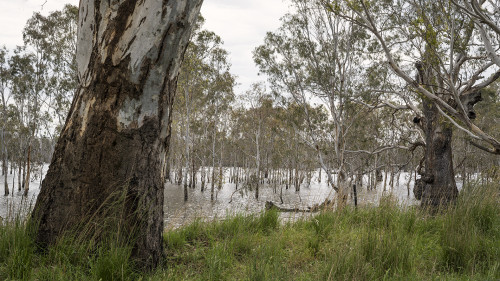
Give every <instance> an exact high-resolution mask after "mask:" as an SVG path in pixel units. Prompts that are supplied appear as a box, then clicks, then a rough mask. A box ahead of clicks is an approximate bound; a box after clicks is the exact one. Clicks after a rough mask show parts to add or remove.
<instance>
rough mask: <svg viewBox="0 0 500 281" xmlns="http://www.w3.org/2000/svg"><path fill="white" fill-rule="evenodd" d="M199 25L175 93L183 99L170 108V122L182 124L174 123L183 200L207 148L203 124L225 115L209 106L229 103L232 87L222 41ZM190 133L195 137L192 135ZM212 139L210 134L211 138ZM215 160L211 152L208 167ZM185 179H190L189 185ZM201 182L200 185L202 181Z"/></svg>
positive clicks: (206, 129)
mask: <svg viewBox="0 0 500 281" xmlns="http://www.w3.org/2000/svg"><path fill="white" fill-rule="evenodd" d="M203 23H204V19H203V18H202V17H200V18H199V19H198V23H197V28H196V30H195V31H194V32H193V34H192V36H191V41H190V43H189V46H188V48H187V50H186V53H185V56H184V61H183V64H182V66H181V72H180V74H179V91H180V92H181V93H183V95H182V96H180V97H179V99H177V101H176V103H175V105H174V106H175V108H176V111H175V115H174V118H176V117H177V118H182V119H183V122H177V123H178V124H182V126H183V127H184V128H183V131H184V132H183V140H184V144H185V145H184V160H185V163H184V166H185V173H184V199H185V200H187V196H188V193H187V186H188V185H189V186H194V182H195V179H196V170H194V168H195V162H201V167H202V169H203V171H204V166H205V161H206V159H205V158H206V153H205V151H204V150H206V148H207V137H208V126H209V125H210V124H209V123H210V122H207V117H208V116H210V115H212V114H214V115H213V116H211V117H212V118H211V119H212V122H215V121H216V119H218V118H219V117H220V116H222V115H223V114H225V113H224V112H223V111H212V112H211V109H210V108H211V106H210V105H209V104H211V103H213V102H216V104H218V103H219V102H222V103H227V102H229V101H230V100H231V99H232V98H231V95H232V91H233V89H232V88H233V87H234V83H235V82H234V81H235V77H234V76H233V75H232V74H230V72H229V69H230V64H229V61H228V53H227V51H225V50H224V49H223V41H222V39H221V38H220V37H219V36H218V35H217V34H215V33H214V32H211V31H208V30H202V29H201V28H202V26H203ZM228 98H229V100H228ZM218 99H221V101H218ZM217 108H218V107H217ZM212 109H213V108H212ZM226 109H227V108H226ZM226 109H224V110H226ZM216 127H217V125H214V126H213V127H212V132H213V130H214V129H215V130H217V128H216ZM193 129H194V131H193ZM193 133H195V134H194V135H193ZM214 136H215V135H214V134H213V135H212V137H214ZM212 140H214V138H212ZM195 142H196V143H198V145H197V146H196V154H195V153H194V152H195V151H194V149H195V147H194V145H193V144H194V143H195ZM213 145H214V144H213V143H212V146H213ZM215 156H216V155H215V152H213V153H212V158H213V159H212V160H213V161H212V165H215ZM196 158H199V159H196ZM197 160H201V161H197ZM213 169H214V167H213ZM213 169H212V170H213ZM214 172H215V171H214ZM188 178H190V180H189V184H188ZM202 182H203V183H204V181H203V180H202Z"/></svg>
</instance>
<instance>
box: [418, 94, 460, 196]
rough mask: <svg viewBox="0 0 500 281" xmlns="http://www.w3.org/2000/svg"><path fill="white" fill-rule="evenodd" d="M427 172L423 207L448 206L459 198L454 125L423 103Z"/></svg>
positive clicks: (430, 104) (425, 102)
mask: <svg viewBox="0 0 500 281" xmlns="http://www.w3.org/2000/svg"><path fill="white" fill-rule="evenodd" d="M423 112H424V115H425V122H424V124H423V129H424V132H425V141H426V149H425V166H424V167H425V173H424V174H423V175H422V178H421V179H422V181H423V183H425V184H424V185H423V191H422V206H439V205H447V204H448V203H450V202H451V201H453V200H455V199H456V197H457V195H458V189H457V185H456V183H455V173H454V171H453V157H452V147H451V140H452V125H451V124H449V123H448V122H447V120H445V119H444V117H443V116H441V115H440V114H439V112H438V110H437V108H436V105H435V104H433V103H432V102H430V101H427V100H424V102H423Z"/></svg>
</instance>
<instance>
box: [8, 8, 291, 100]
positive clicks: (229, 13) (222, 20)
mask: <svg viewBox="0 0 500 281" xmlns="http://www.w3.org/2000/svg"><path fill="white" fill-rule="evenodd" d="M66 3H70V4H73V5H78V3H79V1H78V0H0V7H2V8H1V9H0V45H6V46H7V48H10V49H12V48H14V47H15V46H16V45H22V44H23V37H22V30H23V27H24V25H25V24H26V21H27V20H28V19H29V18H30V17H31V15H33V13H34V12H41V13H42V14H44V15H46V14H48V13H49V12H51V11H54V10H59V9H62V7H63V6H64V5H65V4H66ZM287 11H288V4H286V3H285V2H284V1H283V0H205V1H204V3H203V6H202V8H201V12H202V14H203V16H204V17H205V20H206V23H205V28H206V29H209V30H212V31H214V32H215V33H217V34H218V35H219V36H221V37H222V39H223V40H224V43H225V44H224V46H225V48H226V50H228V51H229V53H230V61H231V63H232V65H233V66H232V68H231V71H232V73H234V74H235V75H237V76H238V82H239V83H240V84H241V86H239V87H238V89H237V90H238V91H240V92H241V91H245V90H247V89H248V88H249V86H250V84H251V83H252V82H257V81H259V80H263V78H262V77H258V76H257V72H258V69H257V68H256V67H255V65H254V63H253V59H252V51H253V49H254V48H255V47H257V46H258V45H260V44H262V42H263V40H264V36H265V34H266V32H267V31H273V30H276V29H277V28H278V26H279V19H280V18H281V17H282V16H283V15H284V14H285V13H286V12H287Z"/></svg>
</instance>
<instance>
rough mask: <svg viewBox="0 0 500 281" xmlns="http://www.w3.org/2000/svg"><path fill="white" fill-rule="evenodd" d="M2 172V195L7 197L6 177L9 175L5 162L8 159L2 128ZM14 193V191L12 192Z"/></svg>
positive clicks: (7, 185)
mask: <svg viewBox="0 0 500 281" xmlns="http://www.w3.org/2000/svg"><path fill="white" fill-rule="evenodd" d="M2 156H3V157H2V171H3V175H4V181H3V184H4V195H5V196H7V195H9V183H8V182H7V175H8V174H9V163H8V161H7V159H8V154H7V145H6V144H5V131H4V130H3V128H2ZM12 188H14V186H12ZM12 192H14V191H12Z"/></svg>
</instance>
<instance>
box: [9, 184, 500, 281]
mask: <svg viewBox="0 0 500 281" xmlns="http://www.w3.org/2000/svg"><path fill="white" fill-rule="evenodd" d="M499 192H500V186H499V185H496V186H489V187H484V186H483V187H477V188H468V189H467V190H465V191H464V192H462V193H461V195H460V198H459V200H458V202H457V203H456V205H454V206H452V207H449V208H448V209H446V210H441V211H439V212H437V213H435V212H434V213H433V214H431V213H430V212H427V211H425V210H421V209H420V208H418V207H412V208H405V209H403V208H400V207H398V206H397V204H396V203H395V202H394V201H393V200H392V199H391V198H385V199H384V200H383V201H382V202H381V204H380V206H379V207H376V208H361V209H357V210H356V209H353V208H345V209H343V210H339V211H330V212H322V213H318V214H317V215H315V216H314V217H312V218H309V219H303V220H299V221H297V222H293V223H285V224H280V223H279V215H278V213H277V212H276V211H269V212H264V213H262V214H260V215H256V216H243V215H236V216H232V217H228V218H226V219H225V220H223V221H219V222H211V223H206V222H202V221H200V220H198V221H195V222H194V223H192V224H190V225H188V226H186V227H183V228H181V229H177V230H172V231H168V232H166V233H165V235H164V246H165V253H166V255H165V256H166V258H165V261H164V264H163V265H162V266H161V267H159V268H158V269H157V270H156V271H154V272H150V273H139V272H137V271H135V270H134V267H133V264H132V263H131V262H130V259H129V257H130V255H131V248H130V247H128V246H127V245H124V244H121V243H119V242H117V241H115V240H113V239H109V241H108V240H107V241H105V242H104V243H101V244H99V245H93V244H92V243H91V242H82V241H79V240H77V239H71V238H64V239H61V240H60V241H59V243H57V244H56V245H54V246H53V247H51V248H50V249H49V250H48V251H47V252H45V253H38V252H37V249H36V247H35V244H34V242H33V238H32V237H33V233H34V231H33V230H30V229H29V227H27V226H26V224H25V223H23V222H22V221H21V220H19V219H18V220H14V221H11V222H10V223H7V224H4V225H3V226H1V227H0V280H498V279H500V201H499V200H500V195H499Z"/></svg>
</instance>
